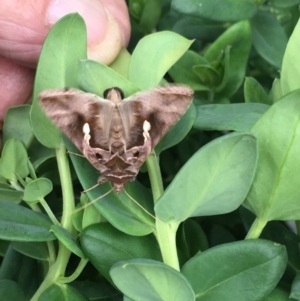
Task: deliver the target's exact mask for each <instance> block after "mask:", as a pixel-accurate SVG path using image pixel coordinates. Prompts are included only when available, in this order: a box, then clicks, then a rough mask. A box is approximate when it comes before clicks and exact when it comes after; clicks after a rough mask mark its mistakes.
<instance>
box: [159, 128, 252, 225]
mask: <svg viewBox="0 0 300 301" xmlns="http://www.w3.org/2000/svg"><path fill="white" fill-rule="evenodd" d="M256 161H257V150H256V139H255V138H254V137H253V136H252V135H248V134H237V133H234V134H230V135H227V136H224V137H221V138H218V139H216V140H214V141H212V142H210V143H209V144H207V145H206V146H204V147H203V148H201V149H200V150H199V151H198V152H197V153H196V154H195V155H194V156H193V157H192V158H191V159H190V160H189V161H188V162H187V163H186V164H185V165H184V166H183V167H182V169H181V170H180V171H179V172H178V174H177V175H176V177H175V178H174V180H173V181H172V183H171V184H170V185H169V186H168V188H167V189H166V191H165V193H164V194H163V195H162V197H161V198H160V199H159V200H158V202H157V203H156V205H155V212H156V214H157V217H158V218H159V219H160V220H162V221H164V222H176V223H180V222H182V221H184V220H186V219H187V218H188V217H191V216H206V215H215V214H223V213H227V212H230V211H233V210H234V209H236V208H237V207H238V206H239V205H240V204H241V203H242V202H243V201H244V199H245V197H246V195H247V193H248V191H249V189H250V186H251V183H252V181H253V177H254V173H255V169H256Z"/></svg>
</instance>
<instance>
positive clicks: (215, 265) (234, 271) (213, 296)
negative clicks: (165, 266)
mask: <svg viewBox="0 0 300 301" xmlns="http://www.w3.org/2000/svg"><path fill="white" fill-rule="evenodd" d="M286 263H287V254H286V250H285V247H284V246H282V245H279V244H276V243H273V242H271V241H267V240H245V241H239V242H233V243H228V244H223V245H220V246H217V247H214V248H211V249H209V250H207V251H204V252H203V253H200V254H198V255H196V256H195V257H193V258H192V259H190V260H189V261H188V262H187V263H186V264H185V265H184V266H183V267H182V273H183V274H184V275H185V277H186V278H187V279H188V280H189V282H190V284H191V286H192V287H193V289H194V291H195V294H196V296H197V299H196V300H203V301H215V300H222V301H259V300H261V299H262V298H263V297H265V296H267V295H268V294H269V293H270V292H271V291H272V290H273V289H274V288H275V286H276V284H277V283H278V281H279V280H280V278H281V276H282V274H283V273H284V270H285V267H286Z"/></svg>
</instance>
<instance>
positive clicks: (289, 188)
mask: <svg viewBox="0 0 300 301" xmlns="http://www.w3.org/2000/svg"><path fill="white" fill-rule="evenodd" d="M299 97H300V90H297V91H294V92H293V93H290V94H289V95H287V96H285V97H284V98H283V99H282V100H280V101H279V102H277V103H276V104H274V105H273V106H272V107H271V108H270V109H269V110H268V111H267V112H266V113H265V114H264V115H263V116H262V117H261V118H260V119H259V120H258V122H257V123H256V124H255V125H254V126H253V128H252V129H251V132H252V133H253V134H254V135H255V137H256V138H257V141H258V150H259V159H258V167H257V172H256V175H255V178H254V181H253V185H252V188H251V190H250V192H249V194H248V197H247V200H246V202H245V203H244V205H245V206H246V208H248V209H249V210H251V211H252V212H253V213H255V214H256V215H257V216H258V217H260V218H261V219H262V220H264V221H271V220H294V219H295V220H298V219H300V207H299V196H300V195H299V189H298V186H299V185H300V178H299V176H298V175H299V170H300V161H299V159H298V158H299V149H300V121H299V113H298V112H299V111H300V102H299Z"/></svg>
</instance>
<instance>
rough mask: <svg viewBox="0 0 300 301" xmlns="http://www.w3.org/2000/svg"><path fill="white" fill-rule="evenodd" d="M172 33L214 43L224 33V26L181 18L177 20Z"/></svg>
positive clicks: (209, 21)
mask: <svg viewBox="0 0 300 301" xmlns="http://www.w3.org/2000/svg"><path fill="white" fill-rule="evenodd" d="M176 21H177V22H176V23H175V24H174V25H173V27H172V31H174V32H177V33H178V34H180V35H182V36H184V37H186V38H188V39H197V40H205V41H213V40H215V39H217V37H218V36H219V35H220V34H222V33H223V31H224V25H223V24H222V23H216V22H214V21H211V20H207V19H200V18H195V17H185V16H180V18H178V17H177V18H176Z"/></svg>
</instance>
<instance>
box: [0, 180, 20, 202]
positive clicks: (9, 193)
mask: <svg viewBox="0 0 300 301" xmlns="http://www.w3.org/2000/svg"><path fill="white" fill-rule="evenodd" d="M23 194H24V193H23V191H19V190H14V189H11V187H10V186H9V185H7V184H0V201H7V202H13V203H16V204H18V203H20V202H21V201H22V199H23Z"/></svg>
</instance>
